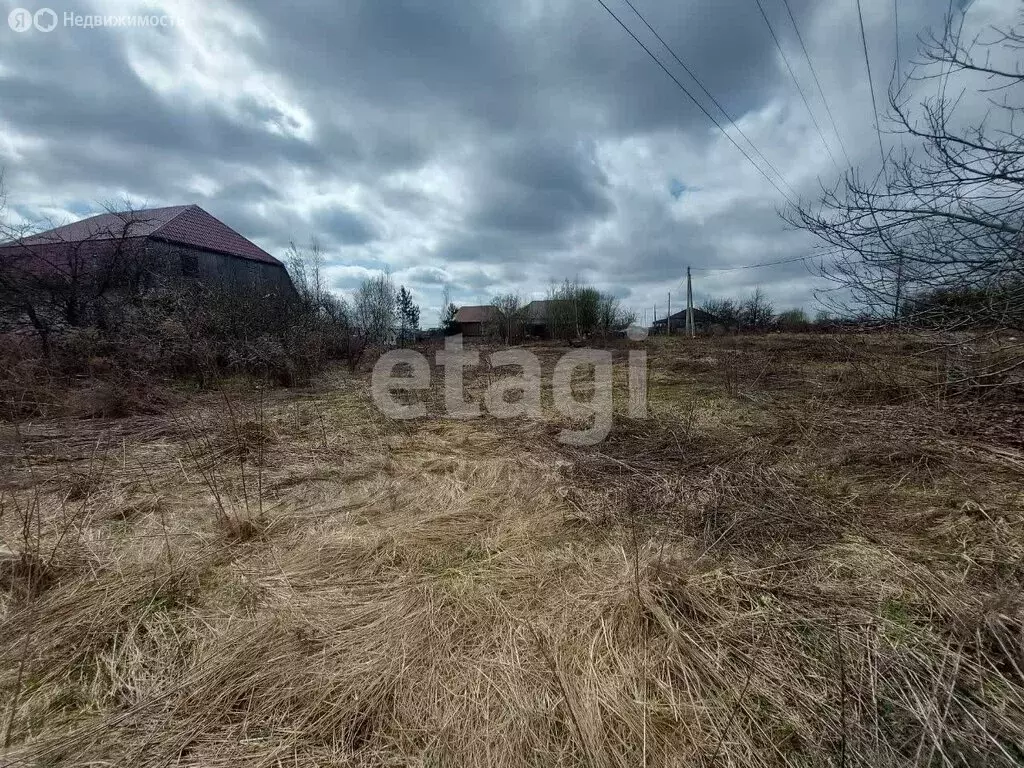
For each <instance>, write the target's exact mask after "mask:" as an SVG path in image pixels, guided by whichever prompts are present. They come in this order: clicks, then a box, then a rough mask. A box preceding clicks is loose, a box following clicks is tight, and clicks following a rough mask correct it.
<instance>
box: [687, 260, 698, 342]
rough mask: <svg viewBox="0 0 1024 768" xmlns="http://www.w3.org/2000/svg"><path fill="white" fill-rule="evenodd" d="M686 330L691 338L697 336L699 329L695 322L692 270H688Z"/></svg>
mask: <svg viewBox="0 0 1024 768" xmlns="http://www.w3.org/2000/svg"><path fill="white" fill-rule="evenodd" d="M686 329H687V331H689V334H690V337H691V338H692V337H693V336H696V335H697V329H696V328H695V327H694V322H693V281H692V279H691V277H690V268H689V267H687V268H686Z"/></svg>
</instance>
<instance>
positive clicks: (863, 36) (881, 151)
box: [857, 0, 885, 171]
mask: <svg viewBox="0 0 1024 768" xmlns="http://www.w3.org/2000/svg"><path fill="white" fill-rule="evenodd" d="M857 19H858V20H859V21H860V44H861V47H863V49H864V66H865V67H866V68H867V70H868V88H870V89H871V111H872V112H874V113H875V135H876V136H878V155H879V157H880V158H881V159H882V170H883V171H885V150H884V149H883V148H882V129H881V128H879V126H878V105H877V104H876V103H875V82H874V80H873V79H872V78H871V58H870V57H869V56H868V37H867V35H866V34H865V33H864V12H863V11H862V10H861V7H860V0H857Z"/></svg>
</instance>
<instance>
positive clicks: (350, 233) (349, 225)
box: [313, 206, 377, 245]
mask: <svg viewBox="0 0 1024 768" xmlns="http://www.w3.org/2000/svg"><path fill="white" fill-rule="evenodd" d="M313 224H314V226H315V230H316V231H317V232H322V233H323V234H324V236H326V237H327V238H329V239H330V240H332V241H333V242H335V243H337V244H339V245H362V244H364V243H368V242H370V241H371V240H373V239H375V238H376V237H377V233H376V231H375V229H374V227H373V225H371V224H370V223H369V222H368V221H367V220H366V219H365V218H364V217H363V216H360V215H359V214H356V213H353V212H352V211H350V210H348V209H346V208H342V207H340V206H333V207H330V208H321V209H318V210H317V211H315V212H314V214H313Z"/></svg>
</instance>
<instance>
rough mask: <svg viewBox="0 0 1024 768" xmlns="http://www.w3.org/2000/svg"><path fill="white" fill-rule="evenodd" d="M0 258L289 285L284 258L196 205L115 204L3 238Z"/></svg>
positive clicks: (35, 270) (57, 268) (61, 269)
mask: <svg viewBox="0 0 1024 768" xmlns="http://www.w3.org/2000/svg"><path fill="white" fill-rule="evenodd" d="M0 266H5V267H8V268H14V269H17V270H20V271H22V272H25V273H31V274H33V275H36V276H45V275H46V274H48V273H51V274H60V275H66V274H67V273H68V272H69V271H88V270H95V271H99V272H101V273H102V272H104V271H106V272H109V273H110V275H111V278H113V279H116V278H118V277H120V276H124V275H127V274H128V273H131V274H132V275H133V276H134V279H138V278H139V276H141V275H145V274H160V275H163V276H165V277H170V278H174V277H181V278H188V279H196V280H199V281H202V282H206V283H217V284H220V285H223V286H238V287H249V288H258V289H260V290H266V289H274V290H282V289H283V290H291V280H290V278H289V277H288V272H287V270H286V269H285V267H284V264H282V263H281V262H280V261H278V260H277V259H275V258H274V257H273V256H271V255H270V254H269V253H267V252H266V251H264V250H263V249H262V248H260V247H259V246H258V245H256V244H255V243H253V242H252V241H251V240H248V239H246V238H245V237H244V236H242V235H241V234H239V233H238V232H236V231H235V230H233V229H232V228H231V227H229V226H228V225H227V224H225V223H224V222H222V221H220V220H218V219H216V218H214V217H213V216H211V215H210V214H209V213H207V212H206V211H204V210H203V209H202V208H200V207H199V206H198V205H176V206H171V207H167V208H149V209H145V210H137V211H128V212H120V213H119V212H110V213H103V214H100V215H98V216H91V217H89V218H86V219H82V220H81V221H76V222H74V223H71V224H66V225H64V226H61V227H55V228H54V229H50V230H47V231H45V232H40V233H38V234H34V235H30V236H28V237H22V238H20V239H18V240H17V241H14V242H9V243H4V244H0Z"/></svg>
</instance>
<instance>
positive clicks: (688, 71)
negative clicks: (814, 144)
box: [625, 0, 799, 197]
mask: <svg viewBox="0 0 1024 768" xmlns="http://www.w3.org/2000/svg"><path fill="white" fill-rule="evenodd" d="M625 3H626V5H628V6H629V7H630V9H632V11H633V13H635V14H636V15H637V18H639V19H640V21H642V22H643V23H644V26H645V27H647V29H649V30H650V31H651V34H652V35H654V36H655V37H656V38H657V39H658V42H659V43H661V44H662V45H663V46H664V47H665V50H666V51H668V52H669V53H670V54H671V55H672V58H673V59H675V60H676V63H677V64H678V65H679V66H680V67H682V68H683V71H685V72H686V74H688V75H689V76H690V77H691V78H692V79H693V82H695V83H696V84H697V87H698V88H700V89H701V90H702V91H704V95H705V96H707V97H708V98H709V99H711V103H712V104H714V105H715V106H716V107H718V111H719V112H721V113H722V114H723V115H725V119H726V120H728V121H729V124H730V125H731V126H732V127H733V128H735V129H736V132H737V133H738V134H739V135H740V136H742V137H743V138H744V139H745V140H746V142H747V144H749V145H750V147H751V149H753V150H754V152H756V153H757V156H758V157H760V158H761V159H762V160H763V161H764V162H765V164H766V165H767V166H768V167H769V168H771V170H772V171H773V172H774V173H775V175H776V176H778V177H779V179H780V180H781V181H782V183H783V184H785V185H786V189H788V190H789V191H790V192H792V193H793V195H794V196H796V197H799V195H798V194H797V192H796V190H795V189H793V187H791V186H790V185H789V182H788V181H786V178H785V177H784V176H783V175H782V174H781V173H779V169H778V168H776V167H775V166H774V165H772V162H771V160H769V159H768V158H767V157H765V156H764V153H763V152H761V150H759V149H758V148H757V146H756V145H755V144H754V142H752V141H751V140H750V138H749V137H748V136H747V134H745V133H744V132H743V129H742V128H740V127H739V126H738V125H737V124H736V121H735V120H734V119H733V117H732V115H730V114H729V113H728V112H727V111H726V109H725V107H723V106H722V105H721V104H720V103H719V102H718V99H716V98H715V97H714V96H712V95H711V91H709V90H708V89H707V88H705V87H704V84H703V83H702V82H701V81H700V78H699V77H697V75H695V74H694V73H693V70H691V69H690V68H689V67H688V66H686V64H684V63H683V60H682V59H680V58H679V56H678V55H676V52H675V51H674V50H672V47H671V46H670V45H669V44H668V43H666V42H665V40H664V39H663V38H662V36H661V35H659V34H658V32H657V30H655V29H654V27H652V26H651V25H650V24H649V23H648V22H647V19H645V18H644V15H643V14H642V13H640V11H638V10H637V8H636V6H635V5H633V3H632V2H631V1H630V0H625Z"/></svg>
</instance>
